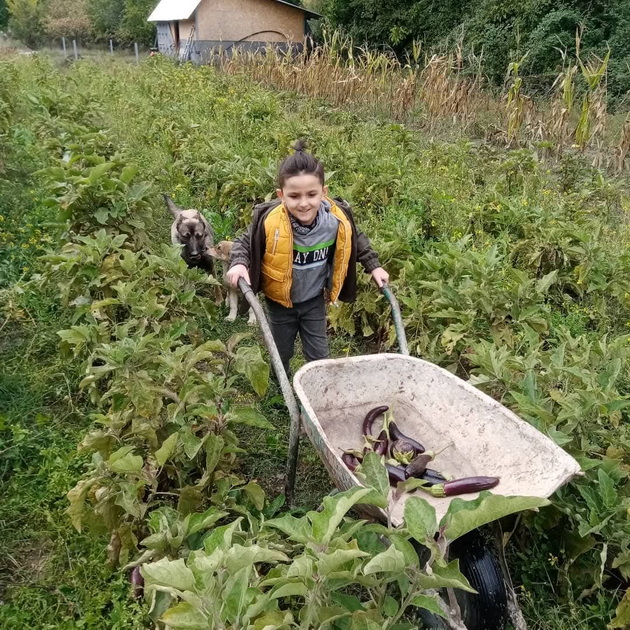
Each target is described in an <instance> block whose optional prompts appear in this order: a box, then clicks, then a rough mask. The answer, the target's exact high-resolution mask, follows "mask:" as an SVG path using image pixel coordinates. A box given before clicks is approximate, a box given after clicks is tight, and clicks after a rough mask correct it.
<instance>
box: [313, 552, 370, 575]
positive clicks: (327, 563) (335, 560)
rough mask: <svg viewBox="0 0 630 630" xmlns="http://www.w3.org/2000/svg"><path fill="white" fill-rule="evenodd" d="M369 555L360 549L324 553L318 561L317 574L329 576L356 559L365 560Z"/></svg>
mask: <svg viewBox="0 0 630 630" xmlns="http://www.w3.org/2000/svg"><path fill="white" fill-rule="evenodd" d="M368 555H369V554H367V553H365V551H361V550H360V549H335V550H334V551H332V552H329V553H324V554H322V555H320V556H319V558H318V560H317V573H318V574H320V575H328V574H329V573H332V572H333V571H336V570H337V569H338V568H339V567H341V566H343V565H344V564H346V562H350V561H352V560H355V559H356V558H365V557H366V556H368Z"/></svg>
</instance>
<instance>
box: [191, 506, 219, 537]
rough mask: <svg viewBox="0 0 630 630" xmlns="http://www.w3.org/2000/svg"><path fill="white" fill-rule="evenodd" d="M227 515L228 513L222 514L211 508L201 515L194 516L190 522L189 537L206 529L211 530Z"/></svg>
mask: <svg viewBox="0 0 630 630" xmlns="http://www.w3.org/2000/svg"><path fill="white" fill-rule="evenodd" d="M227 515H228V512H220V511H219V510H217V508H215V507H211V508H210V509H208V510H206V511H205V512H203V513H201V514H199V513H197V514H192V515H191V516H190V520H189V521H188V535H191V534H196V533H197V532H200V531H202V530H204V529H210V528H211V527H212V526H213V525H214V524H215V523H216V522H218V521H220V520H221V519H222V518H223V517H224V516H227Z"/></svg>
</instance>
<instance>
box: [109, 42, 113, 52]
mask: <svg viewBox="0 0 630 630" xmlns="http://www.w3.org/2000/svg"><path fill="white" fill-rule="evenodd" d="M109 54H110V55H113V54H114V40H113V39H110V40H109Z"/></svg>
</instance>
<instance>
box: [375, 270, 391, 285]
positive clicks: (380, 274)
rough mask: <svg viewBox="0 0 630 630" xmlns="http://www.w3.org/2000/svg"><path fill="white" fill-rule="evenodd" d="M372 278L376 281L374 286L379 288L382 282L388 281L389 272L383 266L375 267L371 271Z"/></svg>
mask: <svg viewBox="0 0 630 630" xmlns="http://www.w3.org/2000/svg"><path fill="white" fill-rule="evenodd" d="M372 278H374V282H376V286H377V287H378V288H379V289H380V288H381V287H382V286H383V285H384V284H387V283H388V282H389V274H388V273H387V271H385V269H383V267H377V268H376V269H374V270H373V271H372Z"/></svg>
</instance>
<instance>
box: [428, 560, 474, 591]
mask: <svg viewBox="0 0 630 630" xmlns="http://www.w3.org/2000/svg"><path fill="white" fill-rule="evenodd" d="M418 582H419V584H420V586H421V587H422V588H461V589H462V590H464V591H468V592H469V593H476V591H475V589H474V588H473V587H472V586H471V585H470V583H469V582H468V580H467V579H466V578H465V576H464V575H463V574H462V573H461V571H460V570H459V560H453V561H452V562H449V563H448V564H447V565H446V566H443V567H441V566H439V565H435V566H434V567H433V573H431V574H430V575H425V574H420V575H419V576H418Z"/></svg>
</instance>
